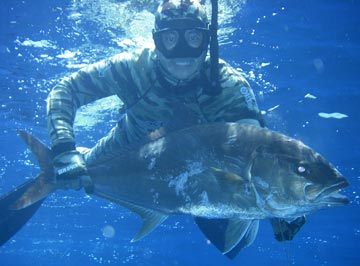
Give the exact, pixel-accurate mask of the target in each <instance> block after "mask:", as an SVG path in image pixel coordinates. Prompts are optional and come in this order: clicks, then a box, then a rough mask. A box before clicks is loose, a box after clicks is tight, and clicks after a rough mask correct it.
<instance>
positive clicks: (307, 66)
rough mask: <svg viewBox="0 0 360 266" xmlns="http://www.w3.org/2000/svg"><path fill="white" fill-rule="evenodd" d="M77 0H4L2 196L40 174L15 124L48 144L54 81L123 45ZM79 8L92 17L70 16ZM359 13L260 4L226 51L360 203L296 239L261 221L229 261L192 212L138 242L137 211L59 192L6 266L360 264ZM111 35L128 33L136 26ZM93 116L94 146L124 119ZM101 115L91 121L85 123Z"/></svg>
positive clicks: (351, 7) (5, 257)
mask: <svg viewBox="0 0 360 266" xmlns="http://www.w3.org/2000/svg"><path fill="white" fill-rule="evenodd" d="M75 2H80V1H70V0H67V1H51V0H42V1H40V0H32V1H30V0H27V1H26V0H24V1H17V0H16V1H14V0H2V1H1V2H0V59H1V60H0V76H1V78H0V88H1V94H0V118H1V124H0V132H1V142H0V193H1V194H3V193H5V192H6V191H8V190H9V189H11V188H12V187H13V186H14V185H18V184H20V183H22V182H23V181H24V180H25V178H29V177H31V176H34V175H36V174H37V172H38V167H37V166H36V163H35V161H34V160H33V158H32V157H31V155H30V154H29V152H28V151H27V150H26V148H25V146H24V144H23V143H22V142H21V141H20V140H19V139H18V137H17V136H16V130H17V129H26V130H28V131H30V132H32V133H33V134H35V135H36V136H37V137H39V138H41V139H43V140H44V142H45V143H48V137H47V132H46V123H45V105H46V103H45V99H46V97H47V93H48V92H49V90H50V89H51V87H52V86H53V85H54V84H55V83H56V82H57V81H58V79H59V78H61V77H62V76H64V75H66V74H69V73H71V72H73V71H75V70H76V65H75V64H86V63H89V62H95V61H97V60H99V59H102V58H106V57H107V56H109V55H111V54H114V53H116V52H119V51H121V49H123V48H120V47H119V46H118V45H117V44H116V43H114V42H112V41H111V38H113V37H110V36H111V35H110V34H109V31H104V30H103V29H101V30H100V29H99V28H97V27H99V25H98V24H97V23H94V20H87V19H86V14H87V13H86V12H85V11H86V8H85V7H83V8H78V9H77V10H76V12H74V10H73V8H72V7H73V4H74V3H75ZM95 2H97V1H94V3H95ZM109 2H110V1H109ZM115 2H116V1H115ZM119 2H120V1H119ZM121 2H124V1H121ZM71 12H73V13H74V14H75V15H74V14H73V17H76V14H77V15H79V14H81V15H82V17H81V18H78V19H71V17H70V13H71ZM99 12H100V11H99ZM359 14H360V1H357V0H352V1H351V0H317V1H313V0H292V1H285V0H283V1H280V0H277V1H269V0H249V1H247V2H246V3H245V5H244V6H243V8H242V10H241V12H240V13H239V14H237V15H236V17H235V18H234V20H233V22H232V23H231V24H230V25H227V26H229V27H230V26H231V27H235V28H237V30H236V31H235V32H233V33H232V34H231V35H230V36H229V38H228V39H227V40H226V41H223V42H222V45H221V48H220V49H221V50H220V55H221V57H223V58H224V59H226V60H227V61H229V62H230V63H231V64H232V65H233V66H235V67H238V68H241V69H242V70H243V71H244V73H245V74H246V75H247V77H248V79H249V81H250V83H251V85H252V87H253V89H254V91H255V93H256V96H257V99H258V103H259V106H260V108H261V109H262V110H263V111H264V112H266V114H265V118H266V120H267V122H268V126H269V128H272V129H275V130H279V131H281V132H283V133H286V134H288V135H290V136H292V137H296V138H298V139H301V140H302V141H303V142H305V143H306V144H308V145H310V146H311V147H313V148H314V149H315V150H317V151H318V152H320V153H321V154H323V155H324V156H325V157H326V158H327V159H328V160H330V161H331V162H332V163H333V164H334V165H335V166H337V168H338V169H339V170H340V171H341V172H342V173H343V174H344V175H345V176H346V177H347V178H348V180H349V182H350V183H351V186H350V187H349V188H348V189H347V190H346V191H345V194H346V195H347V196H348V197H349V198H350V200H351V203H350V205H348V206H346V207H341V208H334V209H328V210H324V211H320V212H318V213H315V214H313V215H310V216H309V217H308V221H307V224H306V225H305V226H304V228H303V229H302V230H301V232H300V233H299V234H298V235H297V236H296V238H295V239H294V240H293V241H292V242H289V243H285V244H284V243H278V242H277V241H276V240H275V239H274V237H273V236H272V231H271V228H270V226H269V223H268V221H262V222H261V224H260V230H259V234H258V236H257V238H256V240H255V242H254V243H253V245H251V246H250V247H248V248H246V249H245V250H244V251H243V252H241V253H240V254H239V256H238V257H237V258H236V259H235V260H233V261H230V260H228V259H227V258H226V257H224V256H222V255H221V254H220V253H219V252H218V251H217V250H216V249H215V248H214V247H213V246H211V245H209V244H207V241H206V239H205V237H204V236H203V235H202V234H201V233H200V232H199V230H198V229H197V227H196V225H195V224H194V222H193V220H192V218H190V217H171V218H170V219H168V220H167V221H166V222H165V223H164V224H163V225H161V226H160V227H159V228H157V229H156V230H155V231H154V232H153V233H151V234H150V235H149V236H147V237H146V238H144V239H143V240H141V241H139V242H136V243H130V239H131V238H132V237H133V236H134V235H135V233H136V232H137V229H138V228H139V226H140V219H138V217H136V216H135V215H133V214H131V213H129V212H128V211H127V210H124V209H123V208H120V207H118V206H115V205H113V204H109V203H107V202H105V201H102V200H98V199H95V198H90V197H87V196H86V195H85V194H84V193H83V192H70V191H60V192H58V193H56V194H54V195H52V196H51V197H50V198H49V199H47V200H46V202H45V203H44V204H43V206H42V208H40V210H39V211H38V213H36V215H35V216H34V217H33V218H32V219H31V220H30V222H29V223H28V224H27V225H26V226H25V227H24V228H23V229H22V230H21V231H20V232H19V233H18V234H17V235H16V236H15V237H14V238H13V239H11V240H10V241H9V242H8V243H6V244H5V245H4V246H2V247H1V248H0V265H4V266H5V265H17V266H27V265H29V266H30V265H31V266H34V265H47V266H52V265H54V266H57V265H70V266H71V265H74V266H75V265H76V266H77V265H123V264H124V265H263V264H274V265H326V266H335V265H358V262H359V260H360V207H359V205H360V199H359V194H360V169H359V168H360V140H359V134H360V122H359V121H360V112H359V110H358V107H359V105H360V81H359V77H360V68H359V65H360V28H359V25H360V16H359ZM101 19H102V18H101V17H99V18H98V21H99V20H101ZM79 29H83V31H84V32H82V33H81V34H79ZM111 30H112V33H113V35H116V36H118V37H124V36H125V35H126V28H125V29H124V30H119V31H116V29H114V28H112V29H111ZM67 50H68V52H66V51H67ZM69 53H75V54H72V55H71V54H69ZM59 55H63V56H60V57H59ZM64 55H65V56H64ZM66 55H67V56H66ZM306 95H307V96H306ZM99 111H101V110H99ZM100 113H101V112H100ZM103 113H106V112H103ZM319 113H327V114H331V113H338V116H332V117H330V118H324V117H323V116H320V115H319ZM339 114H340V116H339ZM341 115H342V116H341ZM88 116H90V119H89V120H87V121H85V122H83V126H79V128H78V138H77V139H78V142H79V143H81V145H85V146H89V145H92V144H93V143H94V142H95V141H96V140H97V139H98V138H100V137H101V136H102V135H103V134H105V132H106V131H107V130H108V128H110V127H111V125H112V124H113V123H114V121H115V120H116V117H115V118H114V117H113V115H110V116H109V115H107V114H103V116H101V119H102V120H101V119H100V120H101V121H103V120H104V121H105V122H104V121H103V123H100V124H96V123H95V122H96V121H95V122H94V120H95V118H96V116H95V115H94V114H88ZM104 116H105V118H104ZM341 117H343V118H341ZM91 118H92V119H91ZM106 121H109V122H106ZM90 122H91V123H93V126H92V127H90V128H89V127H86V126H84V125H86V124H89V123H90ZM80 124H81V123H80ZM106 229H111V230H110V231H106ZM0 230H1V228H0ZM107 233H108V234H109V235H106V234H107ZM106 236H107V237H106Z"/></svg>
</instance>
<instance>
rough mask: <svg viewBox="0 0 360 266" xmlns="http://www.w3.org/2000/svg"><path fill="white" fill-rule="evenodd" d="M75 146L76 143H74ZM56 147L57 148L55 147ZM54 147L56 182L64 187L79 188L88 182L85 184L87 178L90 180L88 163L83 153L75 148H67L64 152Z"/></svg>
mask: <svg viewBox="0 0 360 266" xmlns="http://www.w3.org/2000/svg"><path fill="white" fill-rule="evenodd" d="M74 146H75V145H74ZM54 148H55V149H54ZM54 148H53V155H55V156H54V158H53V166H54V171H55V178H56V183H57V184H58V185H59V186H60V187H61V188H63V189H74V190H79V189H81V188H82V187H83V186H86V185H87V184H83V183H84V181H85V183H86V180H88V181H89V182H90V177H89V176H88V174H87V168H86V164H85V161H84V158H83V155H82V154H80V152H78V151H77V150H76V149H75V147H74V149H70V150H65V151H63V152H60V153H59V152H58V154H56V151H58V150H59V148H58V147H54Z"/></svg>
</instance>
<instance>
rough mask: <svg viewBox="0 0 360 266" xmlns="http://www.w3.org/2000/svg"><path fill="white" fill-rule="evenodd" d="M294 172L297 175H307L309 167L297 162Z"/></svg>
mask: <svg viewBox="0 0 360 266" xmlns="http://www.w3.org/2000/svg"><path fill="white" fill-rule="evenodd" d="M296 172H297V173H298V174H299V175H308V174H309V169H308V167H307V166H306V165H303V164H299V165H297V167H296Z"/></svg>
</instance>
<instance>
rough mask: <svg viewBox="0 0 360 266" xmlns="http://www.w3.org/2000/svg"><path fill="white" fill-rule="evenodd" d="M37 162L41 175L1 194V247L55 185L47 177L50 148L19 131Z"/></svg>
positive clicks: (32, 213) (49, 172)
mask: <svg viewBox="0 0 360 266" xmlns="http://www.w3.org/2000/svg"><path fill="white" fill-rule="evenodd" d="M18 133H19V135H20V137H21V138H22V139H23V140H24V141H25V143H26V144H27V145H28V147H29V149H30V150H31V152H32V153H33V154H34V156H35V158H36V159H37V160H38V162H39V165H40V170H41V172H40V174H39V175H38V176H37V177H36V178H35V179H31V180H29V181H27V182H25V183H24V184H22V185H20V186H18V187H16V188H15V189H13V190H12V191H10V192H9V193H7V194H6V195H4V196H2V197H0V228H1V230H0V246H1V245H3V244H4V243H5V242H6V241H7V240H9V239H10V238H11V237H12V236H13V235H15V234H16V233H17V232H18V231H19V230H20V228H21V227H22V226H23V225H24V224H26V222H27V221H28V220H29V219H30V218H31V217H32V216H33V215H34V214H35V212H36V211H37V209H38V208H39V207H40V206H41V204H42V202H43V201H44V200H45V198H46V197H47V196H48V195H49V194H50V193H52V192H53V191H54V190H55V189H56V186H55V184H53V183H52V182H51V181H50V180H51V178H52V175H53V170H52V164H51V160H50V158H51V157H50V149H48V148H47V147H46V146H45V145H44V144H43V143H41V142H40V141H39V140H37V139H36V138H34V137H33V136H31V135H30V134H28V133H26V132H24V131H19V132H18Z"/></svg>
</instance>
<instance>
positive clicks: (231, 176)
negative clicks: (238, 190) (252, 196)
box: [211, 167, 247, 183]
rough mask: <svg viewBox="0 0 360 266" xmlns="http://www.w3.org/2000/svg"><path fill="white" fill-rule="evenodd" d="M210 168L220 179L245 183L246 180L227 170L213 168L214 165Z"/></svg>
mask: <svg viewBox="0 0 360 266" xmlns="http://www.w3.org/2000/svg"><path fill="white" fill-rule="evenodd" d="M211 170H212V171H213V172H214V174H215V175H216V176H217V177H218V178H220V179H221V180H224V181H227V182H239V183H246V182H247V181H246V180H245V179H244V178H243V177H241V176H239V175H237V174H235V173H232V172H228V171H224V170H222V169H219V168H215V167H211Z"/></svg>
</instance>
